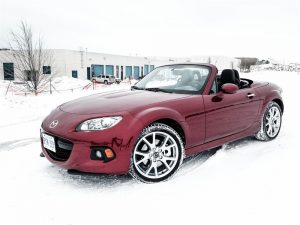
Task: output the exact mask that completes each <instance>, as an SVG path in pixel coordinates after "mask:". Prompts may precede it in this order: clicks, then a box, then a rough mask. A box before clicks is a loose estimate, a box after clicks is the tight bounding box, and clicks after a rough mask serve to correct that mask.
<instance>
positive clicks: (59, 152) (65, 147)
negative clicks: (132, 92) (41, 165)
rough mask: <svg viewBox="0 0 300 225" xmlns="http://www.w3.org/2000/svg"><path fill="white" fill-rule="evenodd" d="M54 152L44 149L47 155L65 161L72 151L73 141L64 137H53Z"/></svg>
mask: <svg viewBox="0 0 300 225" xmlns="http://www.w3.org/2000/svg"><path fill="white" fill-rule="evenodd" d="M54 140H55V148H56V152H52V151H50V150H49V149H46V151H47V153H48V155H49V156H50V157H51V158H52V159H54V160H56V161H67V160H68V159H69V157H70V155H71V153H72V149H73V143H72V142H71V141H68V140H66V139H62V138H59V137H54Z"/></svg>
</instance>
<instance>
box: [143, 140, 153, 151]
mask: <svg viewBox="0 0 300 225" xmlns="http://www.w3.org/2000/svg"><path fill="white" fill-rule="evenodd" d="M142 140H143V141H144V142H145V143H146V145H148V146H149V148H150V149H151V148H152V147H153V144H151V143H150V142H149V141H148V140H147V139H146V138H145V137H144V138H143V139H142Z"/></svg>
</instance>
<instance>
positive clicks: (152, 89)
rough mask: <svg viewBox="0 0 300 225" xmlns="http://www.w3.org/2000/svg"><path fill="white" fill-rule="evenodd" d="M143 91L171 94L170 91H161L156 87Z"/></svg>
mask: <svg viewBox="0 0 300 225" xmlns="http://www.w3.org/2000/svg"><path fill="white" fill-rule="evenodd" d="M145 90H146V91H154V92H165V93H172V91H170V90H166V89H161V88H157V87H153V88H145Z"/></svg>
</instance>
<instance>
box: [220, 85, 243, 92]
mask: <svg viewBox="0 0 300 225" xmlns="http://www.w3.org/2000/svg"><path fill="white" fill-rule="evenodd" d="M221 90H222V92H223V93H225V94H234V93H236V92H237V91H238V90H239V87H238V86H237V85H235V84H231V83H227V84H223V85H222V88H221Z"/></svg>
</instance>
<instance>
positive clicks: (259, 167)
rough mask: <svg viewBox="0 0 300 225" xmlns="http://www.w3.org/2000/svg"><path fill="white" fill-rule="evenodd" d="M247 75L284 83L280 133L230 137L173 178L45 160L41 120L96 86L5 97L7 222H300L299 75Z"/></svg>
mask: <svg viewBox="0 0 300 225" xmlns="http://www.w3.org/2000/svg"><path fill="white" fill-rule="evenodd" d="M242 76H246V77H249V78H251V79H256V80H267V81H273V82H275V83H277V84H279V85H280V86H281V87H282V88H283V97H284V101H285V112H284V118H283V126H282V130H281V133H280V134H279V136H278V138H277V139H275V140H274V141H272V142H259V141H256V140H254V139H252V138H245V139H243V140H240V141H237V142H234V143H230V144H228V145H226V146H224V147H223V148H222V149H221V150H218V151H216V152H213V151H212V152H210V153H203V154H200V155H198V156H196V157H194V158H191V159H188V160H186V161H185V162H184V164H183V166H182V167H181V169H180V171H179V172H178V173H177V174H176V175H175V176H174V177H173V178H172V179H171V180H169V181H167V182H163V183H159V184H151V185H149V184H142V183H138V182H136V181H135V180H133V179H131V177H130V176H128V175H123V176H109V175H82V174H68V173H67V171H65V170H63V169H60V168H58V167H56V166H53V165H51V164H50V163H49V162H48V161H47V160H46V159H45V158H40V157H39V153H40V152H41V150H40V142H39V127H40V124H41V121H42V119H43V118H44V117H45V116H46V115H47V114H48V113H49V112H50V111H51V110H52V109H53V108H54V107H55V106H57V105H59V104H61V103H62V102H65V101H68V100H71V99H74V98H77V97H79V96H83V95H87V94H92V93H95V92H102V91H109V90H114V89H126V88H129V85H126V84H121V85H112V86H110V87H108V88H107V87H103V88H100V89H97V90H95V91H80V92H79V91H77V92H76V91H75V92H64V93H62V94H54V95H41V96H37V97H35V96H27V97H24V96H13V95H8V96H6V97H3V96H2V95H1V97H0V179H1V181H0V182H1V184H0V224H3V225H6V224H31V225H32V224H175V223H176V224H205V225H208V224H218V225H219V224H230V225H233V224H237V225H241V224H243V225H245V224H246V225H247V224H249V225H250V224H251V225H253V224H272V225H273V224H289V225H294V224H295V225H296V224H297V225H298V224H300V218H299V214H300V148H299V140H300V132H299V127H300V120H299V97H298V94H299V89H298V88H299V84H300V75H299V74H297V73H292V72H274V71H273V72H270V71H266V72H262V71H261V72H255V73H249V74H243V75H242Z"/></svg>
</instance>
